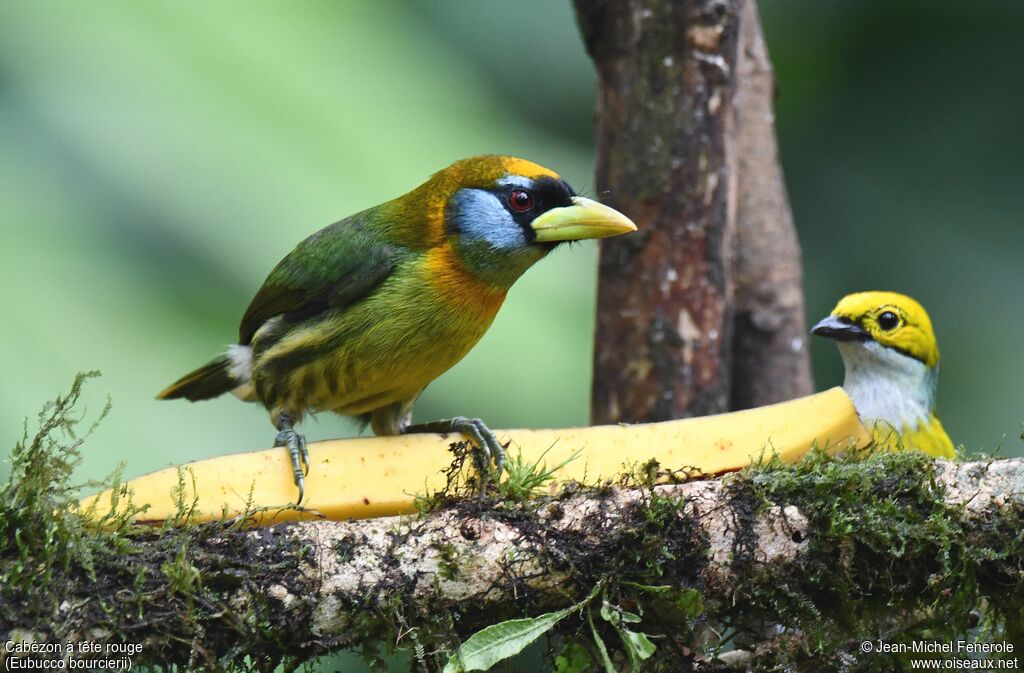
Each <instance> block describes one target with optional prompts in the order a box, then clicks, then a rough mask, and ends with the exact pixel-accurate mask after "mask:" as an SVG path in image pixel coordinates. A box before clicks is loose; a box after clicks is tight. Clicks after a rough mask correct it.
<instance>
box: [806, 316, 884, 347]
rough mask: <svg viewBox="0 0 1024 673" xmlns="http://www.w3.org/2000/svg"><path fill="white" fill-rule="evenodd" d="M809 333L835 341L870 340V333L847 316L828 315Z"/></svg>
mask: <svg viewBox="0 0 1024 673" xmlns="http://www.w3.org/2000/svg"><path fill="white" fill-rule="evenodd" d="M811 334H816V335H818V336H823V337H827V338H829V339H835V340H836V341H870V340H871V335H870V334H868V333H867V331H866V330H865V329H864V328H863V327H861V326H860V325H858V324H857V323H855V322H853V321H852V320H850V319H849V318H841V317H839V316H834V315H830V316H829V317H827V318H825V319H824V320H822V321H821V322H819V323H818V324H817V325H815V326H814V327H813V328H811Z"/></svg>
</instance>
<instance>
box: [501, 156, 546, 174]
mask: <svg viewBox="0 0 1024 673" xmlns="http://www.w3.org/2000/svg"><path fill="white" fill-rule="evenodd" d="M501 163H502V165H503V166H504V167H505V170H506V171H507V172H508V174H509V175H522V176H523V177H526V178H530V179H531V180H537V179H539V178H554V179H556V180H558V179H559V175H558V173H555V172H554V171H553V170H551V169H550V168H545V167H544V166H541V165H540V164H535V163H533V162H532V161H528V160H526V159H520V158H518V157H501Z"/></svg>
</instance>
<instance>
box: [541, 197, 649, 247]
mask: <svg viewBox="0 0 1024 673" xmlns="http://www.w3.org/2000/svg"><path fill="white" fill-rule="evenodd" d="M530 226H531V227H532V228H533V230H534V232H536V235H537V236H536V239H535V240H536V241H537V242H538V243H554V242H557V241H581V240H583V239H586V238H608V237H609V236H618V235H619V234H628V233H629V232H631V231H636V225H635V224H633V221H632V220H630V219H629V218H628V217H626V216H625V215H623V214H622V213H620V212H619V211H617V210H615V209H614V208H609V207H608V206H606V205H604V204H603V203H598V202H597V201H594V200H593V199H588V198H584V197H582V196H574V197H573V199H572V205H571V206H564V207H562V208H552V209H551V210H549V211H547V212H546V213H543V214H542V215H539V216H538V217H537V218H536V219H534V221H533V222H532V223H531V224H530Z"/></svg>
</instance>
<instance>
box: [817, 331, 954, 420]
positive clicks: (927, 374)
mask: <svg viewBox="0 0 1024 673" xmlns="http://www.w3.org/2000/svg"><path fill="white" fill-rule="evenodd" d="M837 345H838V346H839V353H840V354H841V355H842V356H843V364H844V365H846V378H845V380H844V381H843V389H844V390H846V393H847V394H848V395H849V396H850V399H852V400H853V405H854V406H855V407H857V412H858V413H859V414H860V416H861V418H862V419H863V420H864V422H865V423H867V424H869V425H870V424H872V423H876V422H878V421H885V422H886V423H888V424H890V425H891V426H892V427H894V428H896V429H897V430H903V429H912V428H916V427H918V426H920V425H921V424H922V423H927V422H928V421H929V420H930V418H931V414H932V410H933V409H934V408H935V384H936V378H937V374H938V371H937V370H938V368H937V367H936V368H935V369H929V368H928V367H927V366H925V364H924V363H923V362H920V361H919V360H915V359H914V358H912V357H910V356H908V355H904V354H903V353H900V352H898V351H896V350H893V349H892V348H886V347H885V346H882V345H881V344H879V343H878V342H876V341H839V342H837Z"/></svg>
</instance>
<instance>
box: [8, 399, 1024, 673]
mask: <svg viewBox="0 0 1024 673" xmlns="http://www.w3.org/2000/svg"><path fill="white" fill-rule="evenodd" d="M80 385H81V381H78V382H76V386H75V389H74V391H73V394H72V395H71V396H70V397H71V398H72V401H73V398H75V397H77V394H78V393H77V391H78V388H79V387H80ZM69 411H70V405H69V404H68V403H66V400H65V403H61V401H60V400H59V401H58V404H56V405H51V406H49V407H47V410H46V411H45V413H44V414H43V415H42V416H41V417H40V427H41V431H40V434H39V435H37V436H36V438H35V439H33V440H31V441H29V440H28V439H27V438H26V440H24V441H23V442H22V443H21V444H19V449H18V451H16V452H15V454H14V465H13V466H12V467H13V471H12V477H11V480H10V481H9V482H8V484H7V485H6V486H4V487H3V488H2V489H0V496H2V497H0V531H2V533H3V537H2V538H0V578H2V582H0V636H2V637H3V639H4V640H5V641H12V642H25V641H35V642H37V643H41V642H48V643H68V642H71V643H81V642H86V641H88V642H91V643H96V644H99V645H100V646H104V645H107V644H110V645H111V646H119V647H121V648H122V650H121V651H123V648H124V647H125V646H136V645H137V646H139V647H140V648H141V651H139V652H137V653H136V654H134V656H133V663H134V664H136V665H138V664H145V663H149V664H157V665H165V666H166V665H179V666H185V667H191V668H200V669H204V670H210V669H217V670H228V669H240V668H249V669H255V670H272V669H273V668H274V667H275V666H277V665H279V664H281V663H284V664H285V665H286V667H289V668H291V667H295V666H297V665H299V664H300V663H302V662H304V661H308V660H310V659H313V658H315V657H316V656H318V655H320V654H323V653H326V652H329V651H333V650H337V649H342V648H356V649H360V650H362V651H363V652H364V653H366V654H367V656H368V657H369V658H370V659H371V660H375V661H378V662H379V659H377V657H378V656H380V655H383V654H387V653H389V652H391V651H392V650H394V649H395V648H396V647H398V648H405V649H406V650H407V651H412V652H413V653H414V654H413V656H414V666H416V667H417V670H434V669H440V668H441V667H442V666H443V665H444V664H445V662H446V661H447V660H448V658H449V655H450V653H451V652H453V651H454V650H455V649H456V648H458V646H459V644H460V643H461V642H462V641H463V639H465V638H466V637H468V636H469V635H470V634H472V633H474V632H477V631H479V630H480V629H482V628H484V627H487V626H490V625H494V624H496V623H498V622H502V621H503V620H508V619H516V618H518V619H519V621H518V622H515V629H510V631H512V630H515V632H517V633H520V634H522V633H528V632H529V633H541V632H542V631H544V629H547V630H548V631H549V632H551V633H556V632H557V633H558V634H559V635H560V636H561V638H560V639H557V640H554V641H552V646H551V647H552V651H551V657H552V658H553V659H554V658H556V655H557V658H558V659H560V660H561V661H562V663H563V664H564V665H565V666H569V667H568V668H563V669H560V670H565V671H568V670H574V671H583V670H589V669H588V668H587V666H588V665H591V664H598V663H600V664H602V665H603V666H604V667H605V668H606V670H607V666H612V667H613V668H615V669H616V670H625V669H626V667H627V666H633V668H632V669H631V670H634V671H635V670H641V669H642V670H655V671H657V670H680V667H682V668H686V667H688V666H689V667H692V666H696V665H698V664H699V666H700V669H701V670H702V671H708V670H726V669H727V668H728V666H730V665H733V664H735V663H736V659H737V655H736V652H740V653H741V654H744V653H745V654H744V656H749V657H751V658H749V659H747V663H750V662H754V663H752V664H751V666H753V667H754V668H755V669H756V670H776V669H777V668H778V667H781V666H784V665H796V666H797V667H799V668H801V670H808V668H807V667H809V668H810V669H813V670H832V669H833V668H836V669H838V668H842V670H885V671H888V670H899V669H900V668H902V667H903V666H904V665H905V663H906V662H904V661H903V660H902V659H900V658H899V656H898V655H893V654H878V655H875V656H874V657H872V658H870V659H864V658H863V657H861V656H860V654H859V652H858V651H857V647H858V645H859V644H860V643H861V642H862V641H863V640H881V641H883V642H887V643H897V642H909V641H910V640H912V639H921V638H930V639H934V640H943V639H951V638H954V637H956V636H959V637H966V636H967V635H968V634H969V637H970V638H971V639H973V640H984V639H986V638H987V639H990V640H995V641H1007V642H1016V643H1021V642H1024V532H1022V531H1024V459H1016V460H993V461H983V462H968V463H955V462H945V461H932V460H931V459H929V458H928V457H926V456H923V455H918V454H914V453H885V454H877V455H873V456H868V457H863V456H841V457H834V456H828V455H825V454H824V453H817V452H815V453H812V454H810V455H809V456H808V458H807V459H806V460H804V462H803V463H801V464H799V465H796V466H784V465H781V464H769V465H761V466H757V467H752V468H750V469H748V470H744V471H743V472H740V473H737V474H732V475H728V476H726V477H723V478H718V479H708V480H699V481H690V482H686V483H681V484H670V485H657V486H655V485H653V484H651V483H644V478H640V477H637V478H634V479H633V480H632V482H631V483H630V484H628V485H620V486H617V487H612V486H608V485H605V486H597V487H582V486H577V487H573V488H570V489H567V490H563V491H562V492H561V493H559V494H558V495H555V496H546V497H539V498H527V497H522V494H520V496H516V495H514V494H511V493H509V492H504V493H502V494H501V495H497V496H486V497H483V498H477V497H463V498H452V497H448V498H439V499H435V500H433V501H432V507H433V508H432V510H431V511H429V512H425V513H423V514H421V515H419V516H415V517H402V518H387V519H376V520H366V521H350V522H337V521H314V522H302V523H291V524H281V525H278V526H274V527H269V528H256V527H251V526H247V524H246V522H245V521H238V520H236V521H231V522H225V523H220V524H205V525H194V524H189V523H187V514H188V510H189V503H187V502H182V506H181V511H182V521H179V522H178V523H179V524H180V525H175V526H165V527H163V528H161V529H151V528H150V529H144V528H135V529H133V528H131V527H129V526H127V525H126V521H125V520H120V519H118V520H114V519H109V518H108V519H106V520H103V521H100V522H91V521H90V520H89V519H88V518H87V517H85V516H84V515H83V513H82V512H80V511H79V510H78V509H77V506H76V501H75V500H74V498H73V496H72V495H69V492H68V489H67V486H66V483H67V477H68V466H69V465H73V464H74V463H75V462H76V461H77V459H78V457H79V454H78V440H74V439H73V438H72V439H69V440H68V441H67V442H64V443H62V442H61V441H58V440H57V439H55V438H54V437H53V435H54V434H55V433H56V434H59V433H60V432H61V431H62V430H68V429H69V427H70V426H69V425H68V423H70V422H72V421H73V420H74V417H72V416H71V415H69ZM58 421H59V422H58ZM65 421H67V422H65ZM646 474H649V475H651V476H654V475H655V474H656V470H651V471H649V472H648V473H646ZM570 608H571V609H570ZM542 613H543V614H544V615H545V618H544V620H543V621H538V622H536V623H534V622H523V621H522V619H521V618H524V617H537V616H538V615H542ZM541 627H543V628H541ZM490 633H491V634H495V633H496V632H495V631H494V630H493V629H492V630H491V631H490ZM499 635H500V634H499ZM478 642H479V641H478ZM558 648H560V649H558ZM556 650H557V651H556ZM730 650H731V653H730V652H729V651H730ZM464 651H466V652H469V651H475V652H479V651H480V650H479V647H478V648H477V649H476V650H472V648H468V649H465V650H464ZM489 653H490V654H489V655H488V656H491V655H493V651H490V650H489ZM719 655H721V656H723V657H724V659H725V660H729V659H731V660H732V664H729V663H725V661H723V659H722V658H719ZM4 656H5V657H6V656H10V655H9V654H8V653H7V652H5V653H4ZM850 661H855V662H866V663H864V665H863V666H854V667H851V666H850V665H848V664H849V662H850ZM572 662H575V663H572ZM588 662H589V664H588ZM680 662H683V664H680ZM843 662H846V663H843ZM5 663H6V662H5ZM570 663H571V664H572V666H575V668H573V667H572V666H570ZM641 664H642V665H641ZM840 664H842V666H840ZM456 670H457V667H456Z"/></svg>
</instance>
